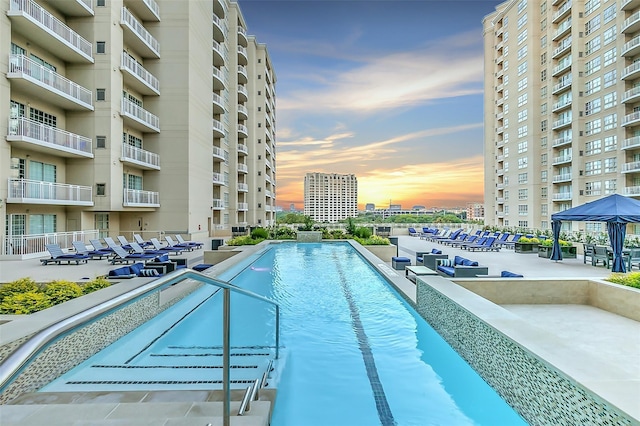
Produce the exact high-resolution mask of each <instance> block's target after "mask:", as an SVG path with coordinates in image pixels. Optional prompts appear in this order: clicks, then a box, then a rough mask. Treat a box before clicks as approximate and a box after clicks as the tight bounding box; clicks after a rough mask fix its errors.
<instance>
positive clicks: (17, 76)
mask: <svg viewBox="0 0 640 426" xmlns="http://www.w3.org/2000/svg"><path fill="white" fill-rule="evenodd" d="M7 78H9V79H11V88H12V91H13V89H18V90H20V91H24V92H26V93H28V94H29V95H31V96H32V97H34V98H37V99H39V100H43V101H46V102H50V103H52V104H54V105H57V106H59V107H61V108H63V109H66V110H89V111H93V94H92V93H91V91H90V90H89V89H85V88H84V87H82V86H80V85H79V84H76V83H74V82H73V81H71V80H69V79H67V78H65V77H63V76H61V75H60V74H58V73H56V72H54V71H51V70H50V69H49V68H45V67H43V66H42V65H40V64H39V63H37V62H35V61H33V60H31V59H29V58H27V57H26V56H24V55H9V71H8V72H7Z"/></svg>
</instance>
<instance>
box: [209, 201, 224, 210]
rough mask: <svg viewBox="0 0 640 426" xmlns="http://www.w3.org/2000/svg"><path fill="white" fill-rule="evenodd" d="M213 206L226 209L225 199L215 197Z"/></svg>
mask: <svg viewBox="0 0 640 426" xmlns="http://www.w3.org/2000/svg"><path fill="white" fill-rule="evenodd" d="M211 207H212V208H213V210H224V209H225V205H224V200H221V199H219V198H214V199H213V200H212V203H211Z"/></svg>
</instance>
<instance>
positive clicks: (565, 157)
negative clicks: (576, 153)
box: [553, 154, 571, 166]
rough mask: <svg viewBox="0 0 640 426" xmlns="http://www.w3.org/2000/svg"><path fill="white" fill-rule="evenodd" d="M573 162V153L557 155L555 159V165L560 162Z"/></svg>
mask: <svg viewBox="0 0 640 426" xmlns="http://www.w3.org/2000/svg"><path fill="white" fill-rule="evenodd" d="M570 162H571V154H569V155H561V156H560V157H555V158H554V159H553V165H554V166H557V165H558V164H564V163H570Z"/></svg>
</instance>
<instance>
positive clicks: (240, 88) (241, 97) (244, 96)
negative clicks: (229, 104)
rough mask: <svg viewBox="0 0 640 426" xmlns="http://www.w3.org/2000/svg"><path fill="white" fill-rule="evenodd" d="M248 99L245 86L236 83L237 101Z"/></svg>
mask: <svg viewBox="0 0 640 426" xmlns="http://www.w3.org/2000/svg"><path fill="white" fill-rule="evenodd" d="M248 99H249V92H247V88H246V87H244V86H242V85H240V84H238V101H239V102H246V101H247V100H248Z"/></svg>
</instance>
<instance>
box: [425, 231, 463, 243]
mask: <svg viewBox="0 0 640 426" xmlns="http://www.w3.org/2000/svg"><path fill="white" fill-rule="evenodd" d="M461 233H462V228H460V229H456V230H455V231H453V232H452V233H450V234H449V236H447V237H444V236H443V237H440V238H435V237H434V238H433V239H432V240H431V241H434V242H436V243H438V244H440V243H441V242H442V241H454V240H456V239H457V238H458V235H460V234H461Z"/></svg>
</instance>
